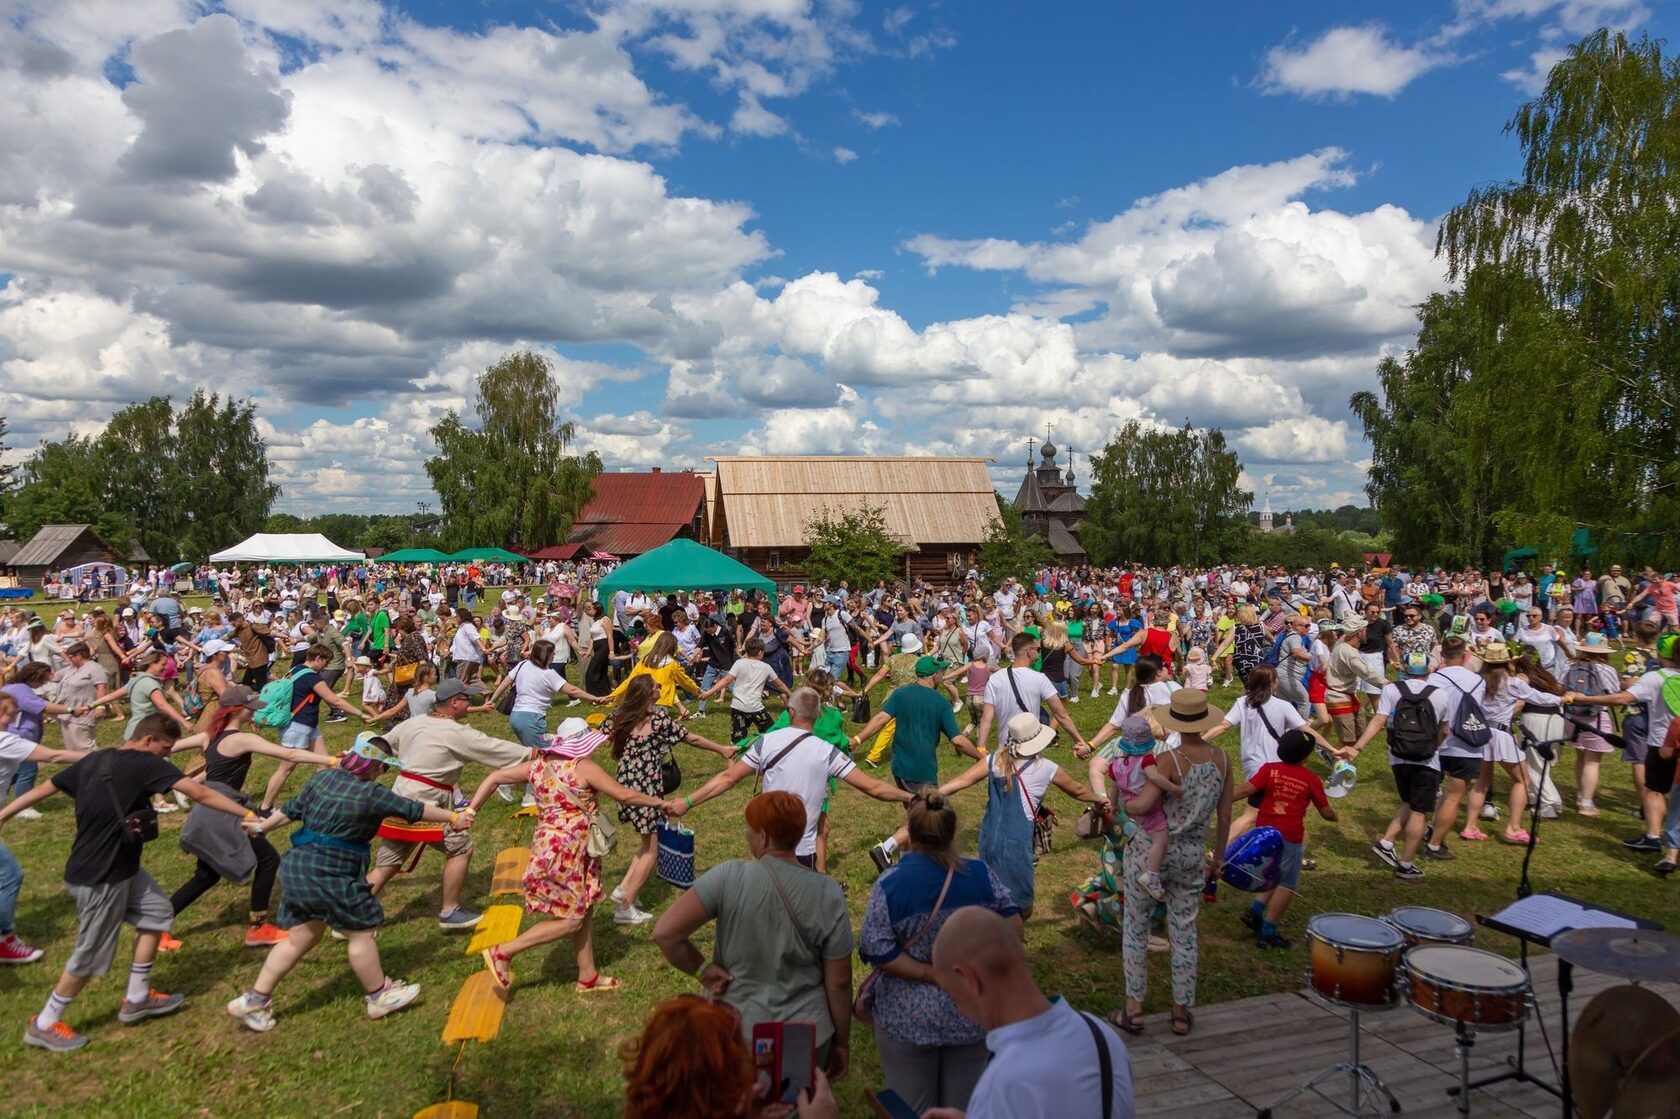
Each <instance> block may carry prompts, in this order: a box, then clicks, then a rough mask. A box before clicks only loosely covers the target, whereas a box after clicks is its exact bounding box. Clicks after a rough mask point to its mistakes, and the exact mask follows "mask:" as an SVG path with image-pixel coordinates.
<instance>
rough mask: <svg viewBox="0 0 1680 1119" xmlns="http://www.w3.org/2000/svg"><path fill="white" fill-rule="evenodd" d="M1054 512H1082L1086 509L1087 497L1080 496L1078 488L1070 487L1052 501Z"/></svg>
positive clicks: (1051, 507)
mask: <svg viewBox="0 0 1680 1119" xmlns="http://www.w3.org/2000/svg"><path fill="white" fill-rule="evenodd" d="M1050 511H1051V512H1052V513H1082V512H1084V511H1085V499H1084V498H1083V497H1080V496H1079V491H1078V490H1073V489H1070V490H1068V491H1067V492H1066V493H1064V494H1062V495H1061V496H1059V497H1057V498H1056V500H1054V501H1052V502H1051V503H1050Z"/></svg>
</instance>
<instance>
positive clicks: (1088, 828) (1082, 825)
mask: <svg viewBox="0 0 1680 1119" xmlns="http://www.w3.org/2000/svg"><path fill="white" fill-rule="evenodd" d="M1073 834H1074V835H1077V836H1078V837H1079V838H1080V839H1101V838H1102V837H1103V836H1105V835H1107V834H1108V817H1106V816H1105V815H1103V810H1102V805H1100V804H1093V805H1091V806H1090V807H1088V808H1086V809H1085V811H1084V812H1081V813H1080V814H1079V819H1077V820H1075V821H1074V822H1073Z"/></svg>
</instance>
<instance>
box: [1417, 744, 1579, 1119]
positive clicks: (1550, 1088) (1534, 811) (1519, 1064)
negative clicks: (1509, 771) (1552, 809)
mask: <svg viewBox="0 0 1680 1119" xmlns="http://www.w3.org/2000/svg"><path fill="white" fill-rule="evenodd" d="M1528 745H1530V746H1532V747H1533V748H1534V752H1535V753H1536V754H1539V755H1540V787H1539V788H1537V789H1535V790H1534V795H1533V797H1532V798H1531V799H1530V802H1529V813H1530V815H1529V821H1528V850H1527V851H1525V852H1523V863H1522V876H1521V877H1520V878H1519V879H1518V880H1517V897H1518V899H1519V900H1520V899H1522V898H1526V897H1529V896H1531V895H1533V893H1534V886H1533V885H1532V884H1531V883H1530V882H1529V880H1528V866H1529V863H1531V862H1532V861H1533V860H1534V848H1535V845H1536V844H1537V843H1538V841H1539V839H1540V789H1543V788H1545V787H1546V777H1547V775H1548V774H1549V773H1550V772H1551V768H1552V762H1553V761H1554V760H1555V759H1556V757H1557V747H1558V746H1559V745H1560V743H1557V742H1531V743H1529V744H1528ZM1517 944H1518V954H1519V956H1520V958H1521V962H1522V969H1523V972H1524V973H1525V974H1526V973H1527V972H1528V939H1527V938H1526V937H1523V938H1520V939H1519V940H1518V941H1517ZM1563 997H1564V998H1567V997H1568V996H1567V994H1565V995H1564V996H1563ZM1566 1013H1567V1012H1566ZM1539 1023H1540V1036H1541V1037H1542V1038H1543V1039H1544V1040H1545V1041H1546V1048H1547V1050H1548V1051H1549V1050H1550V1049H1551V1039H1550V1038H1548V1037H1546V1020H1545V1019H1544V1018H1543V1017H1541V1018H1539ZM1563 1028H1564V1031H1565V1033H1564V1037H1565V1039H1566V1040H1565V1042H1564V1045H1565V1046H1566V1047H1567V1045H1568V1041H1567V1038H1568V1036H1569V1035H1568V1032H1567V1031H1568V1029H1569V1023H1568V1019H1567V1017H1566V1018H1565V1020H1564V1027H1563ZM1565 1052H1566V1054H1567V1049H1566V1050H1565ZM1527 1056H1528V1029H1527V1025H1526V1023H1524V1022H1518V1023H1517V1054H1516V1056H1515V1057H1507V1058H1506V1062H1507V1063H1508V1064H1509V1065H1510V1067H1509V1068H1507V1069H1505V1070H1503V1071H1501V1072H1496V1073H1493V1074H1492V1075H1490V1076H1484V1077H1482V1078H1481V1079H1480V1080H1473V1081H1470V1082H1469V1083H1468V1084H1466V1085H1464V1086H1463V1088H1459V1087H1453V1088H1449V1089H1447V1094H1448V1095H1449V1096H1459V1097H1460V1099H1459V1110H1460V1111H1462V1112H1466V1113H1467V1112H1468V1108H1469V1096H1468V1092H1467V1091H1466V1089H1469V1088H1485V1087H1487V1086H1488V1085H1489V1084H1499V1083H1502V1082H1504V1081H1506V1080H1515V1081H1516V1082H1517V1083H1519V1084H1532V1085H1534V1086H1535V1087H1536V1088H1539V1089H1541V1090H1542V1091H1545V1092H1549V1093H1551V1094H1552V1095H1554V1096H1557V1097H1559V1098H1560V1099H1563V1101H1564V1108H1565V1112H1566V1114H1567V1112H1568V1109H1569V1106H1570V1104H1569V1100H1568V1099H1567V1098H1566V1097H1564V1094H1563V1091H1562V1089H1561V1088H1560V1087H1559V1086H1558V1085H1555V1084H1551V1083H1549V1082H1547V1081H1545V1080H1542V1079H1540V1078H1539V1077H1537V1076H1535V1075H1534V1074H1533V1073H1531V1072H1529V1071H1528V1066H1527ZM1565 1059H1566V1060H1567V1056H1566V1058H1565ZM1553 1064H1554V1065H1555V1064H1556V1061H1555V1060H1554V1062H1553Z"/></svg>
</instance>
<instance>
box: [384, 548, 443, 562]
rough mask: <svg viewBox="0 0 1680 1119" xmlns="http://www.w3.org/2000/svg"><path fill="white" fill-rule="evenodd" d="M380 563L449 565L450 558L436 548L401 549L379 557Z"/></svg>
mask: <svg viewBox="0 0 1680 1119" xmlns="http://www.w3.org/2000/svg"><path fill="white" fill-rule="evenodd" d="M379 562H380V563H448V562H449V557H448V556H447V555H445V554H444V553H442V552H440V551H438V550H437V549H436V548H399V549H398V550H396V551H394V552H387V553H386V554H385V555H382V556H380V557H379Z"/></svg>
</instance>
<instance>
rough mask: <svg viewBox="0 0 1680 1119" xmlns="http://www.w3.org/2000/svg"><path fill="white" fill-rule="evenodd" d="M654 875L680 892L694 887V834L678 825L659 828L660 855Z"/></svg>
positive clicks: (664, 825)
mask: <svg viewBox="0 0 1680 1119" xmlns="http://www.w3.org/2000/svg"><path fill="white" fill-rule="evenodd" d="M653 866H654V873H655V874H657V875H659V877H661V878H663V879H664V880H665V881H667V882H669V883H670V884H671V885H673V886H675V887H676V888H677V889H679V890H686V889H688V888H689V887H690V886H692V885H694V832H693V831H691V830H689V829H688V828H685V827H682V826H681V825H678V826H676V827H672V826H671V825H670V824H662V825H660V828H659V853H658V855H657V857H656V859H655V862H654V864H653Z"/></svg>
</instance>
